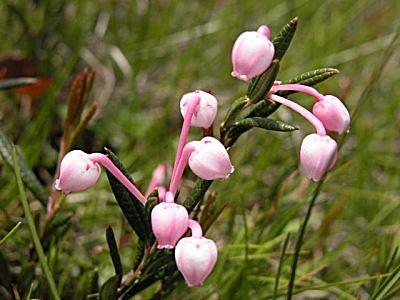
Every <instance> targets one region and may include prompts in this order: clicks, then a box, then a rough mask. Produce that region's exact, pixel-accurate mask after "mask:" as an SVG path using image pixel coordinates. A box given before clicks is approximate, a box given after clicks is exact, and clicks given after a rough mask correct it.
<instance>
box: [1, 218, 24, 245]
mask: <svg viewBox="0 0 400 300" xmlns="http://www.w3.org/2000/svg"><path fill="white" fill-rule="evenodd" d="M21 224H22V222H18V223H17V224H15V226H14V227H13V228H12V229H11V230H10V231H9V232H8V233H7V234H6V235H5V236H4V237H3V238H2V239H1V240H0V247H1V245H3V244H4V242H5V241H7V239H8V238H9V237H10V236H12V235H13V233H14V232H15V231H17V229H18V228H19V226H21Z"/></svg>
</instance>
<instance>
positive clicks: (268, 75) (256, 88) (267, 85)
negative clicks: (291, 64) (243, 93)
mask: <svg viewBox="0 0 400 300" xmlns="http://www.w3.org/2000/svg"><path fill="white" fill-rule="evenodd" d="M278 72H279V60H277V59H274V60H273V61H272V63H271V65H270V66H269V68H268V69H267V70H266V71H265V72H264V73H263V74H261V75H260V76H258V77H256V78H255V79H254V80H253V81H252V83H251V84H250V85H249V91H248V92H247V96H248V97H249V99H250V103H257V102H259V101H261V100H263V99H264V97H265V96H266V95H267V93H268V92H269V90H270V89H271V87H272V85H273V84H274V81H275V79H276V76H278Z"/></svg>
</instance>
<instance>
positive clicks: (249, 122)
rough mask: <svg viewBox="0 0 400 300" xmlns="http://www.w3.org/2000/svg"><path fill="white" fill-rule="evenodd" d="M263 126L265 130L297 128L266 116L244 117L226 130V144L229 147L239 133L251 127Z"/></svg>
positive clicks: (290, 129) (292, 129)
mask: <svg viewBox="0 0 400 300" xmlns="http://www.w3.org/2000/svg"><path fill="white" fill-rule="evenodd" d="M255 127H258V128H263V129H267V130H273V131H294V130H297V128H296V127H294V126H292V125H290V124H287V123H284V122H282V121H277V120H271V119H267V118H260V117H254V118H246V119H243V120H241V121H239V122H236V123H235V124H234V125H233V126H231V128H230V129H229V130H228V133H227V141H228V142H227V146H228V147H230V146H232V144H233V143H234V141H236V140H237V139H238V138H239V137H240V135H242V134H243V133H244V132H246V131H248V130H249V129H251V128H255Z"/></svg>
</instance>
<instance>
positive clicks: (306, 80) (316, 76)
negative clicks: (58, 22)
mask: <svg viewBox="0 0 400 300" xmlns="http://www.w3.org/2000/svg"><path fill="white" fill-rule="evenodd" d="M338 73H339V70H338V69H334V68H320V69H316V70H312V71H308V72H305V73H302V74H300V75H298V76H296V77H294V78H292V79H289V80H284V81H282V84H292V83H297V84H303V85H308V86H313V85H316V84H318V83H320V82H322V81H324V80H326V79H328V78H330V77H332V76H334V75H336V74H338ZM293 93H296V91H280V92H279V93H278V94H279V95H280V96H287V95H290V94H293Z"/></svg>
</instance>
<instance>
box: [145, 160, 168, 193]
mask: <svg viewBox="0 0 400 300" xmlns="http://www.w3.org/2000/svg"><path fill="white" fill-rule="evenodd" d="M170 169H171V167H170V166H169V165H168V163H167V162H165V163H162V164H160V165H158V166H157V168H156V169H155V170H154V171H153V175H152V178H151V181H150V184H149V186H148V187H147V190H146V193H145V194H144V196H145V198H146V199H147V198H148V197H149V196H150V194H151V192H152V191H153V190H154V189H155V188H157V187H158V188H160V187H163V185H164V184H165V179H166V177H167V176H168V173H170V172H171V170H170ZM159 194H160V193H159Z"/></svg>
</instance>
